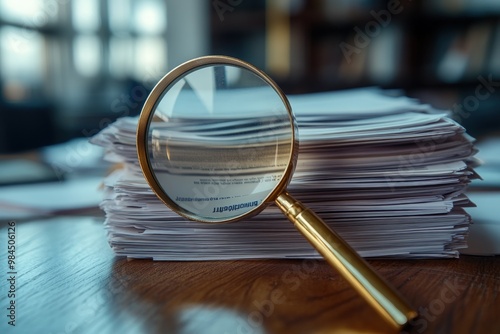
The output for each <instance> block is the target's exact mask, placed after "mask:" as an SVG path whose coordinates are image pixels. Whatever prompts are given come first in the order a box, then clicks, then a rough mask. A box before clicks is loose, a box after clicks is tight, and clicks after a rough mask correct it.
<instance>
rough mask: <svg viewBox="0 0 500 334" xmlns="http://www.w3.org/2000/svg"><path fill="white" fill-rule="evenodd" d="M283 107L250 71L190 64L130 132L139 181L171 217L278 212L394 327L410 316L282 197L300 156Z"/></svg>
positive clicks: (221, 219)
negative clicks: (134, 139) (144, 182)
mask: <svg viewBox="0 0 500 334" xmlns="http://www.w3.org/2000/svg"><path fill="white" fill-rule="evenodd" d="M297 136H298V132H297V126H296V122H295V118H294V116H293V113H292V109H291V107H290V103H289V102H288V99H287V98H286V96H285V94H284V93H283V92H282V91H281V89H280V88H279V87H278V86H277V85H276V83H275V82H274V81H273V80H272V79H271V78H270V77H269V76H267V75H266V74H265V73H264V72H262V71H260V70H259V69H257V68H256V67H254V66H253V65H251V64H248V63H246V62H244V61H242V60H239V59H235V58H231V57H226V56H206V57H201V58H196V59H193V60H190V61H188V62H186V63H184V64H182V65H180V66H178V67H176V68H175V69H173V70H172V71H171V72H169V73H168V74H167V75H166V76H164V77H163V78H162V79H161V80H160V81H159V82H158V84H157V85H156V86H155V87H154V89H153V90H152V91H151V93H150V95H149V96H148V98H147V100H146V102H145V104H144V107H143V109H142V112H141V115H140V119H139V125H138V129H137V152H138V156H139V162H140V165H141V169H142V171H143V174H144V176H145V178H146V180H147V182H148V183H149V185H150V186H151V188H152V189H153V191H154V192H155V193H156V195H157V196H158V197H159V198H160V199H161V200H162V201H163V202H164V203H165V204H166V205H167V206H168V207H169V208H170V209H172V210H173V211H175V212H177V213H178V214H179V215H181V216H184V217H186V218H188V219H191V220H194V221H199V222H203V223H209V224H213V223H229V222H235V221H238V220H241V219H247V218H249V217H251V216H253V215H255V214H257V213H259V212H260V211H262V210H264V208H265V207H266V206H268V205H269V204H271V203H275V204H276V205H277V206H278V207H279V208H280V209H281V211H283V213H284V214H285V216H286V217H287V218H288V219H289V220H290V222H292V223H293V224H294V225H295V227H296V228H297V229H298V230H299V231H300V232H301V233H302V234H303V235H304V236H305V237H306V239H307V240H308V241H309V242H310V243H311V244H312V245H313V246H314V247H315V248H316V250H317V251H318V252H319V253H320V254H321V255H322V256H323V257H324V258H325V260H326V261H327V262H328V263H329V264H330V265H331V266H333V267H334V268H335V269H337V271H338V272H339V273H340V274H341V275H342V276H343V277H344V278H345V279H346V280H347V281H348V282H349V283H350V284H351V285H352V287H353V288H354V289H355V290H357V291H358V292H359V293H360V294H361V296H362V297H363V298H364V299H365V300H366V301H367V302H368V303H369V304H371V305H372V306H373V307H374V308H375V310H377V311H378V312H379V314H380V315H381V316H382V317H383V318H385V319H386V320H387V321H388V322H389V323H391V324H392V325H393V326H394V327H395V328H398V329H400V328H402V326H403V325H405V324H406V323H407V322H408V321H409V320H411V319H413V318H415V317H416V316H417V312H416V311H414V310H413V309H412V308H411V307H410V306H409V305H408V304H407V303H406V302H405V301H404V300H403V298H402V297H401V296H400V295H399V294H398V293H397V292H396V291H395V290H394V289H393V288H392V287H390V286H389V285H388V284H387V283H386V282H385V281H384V280H383V279H382V278H381V277H380V276H378V275H377V274H376V273H375V272H374V271H373V269H372V268H371V267H370V266H369V265H368V264H367V263H366V262H365V261H364V260H363V259H362V258H361V257H360V256H359V255H358V254H357V253H356V251H355V250H353V249H352V248H351V247H350V246H349V245H348V244H347V243H346V242H345V241H344V240H343V239H342V238H341V237H340V236H339V235H338V234H336V233H335V232H334V231H332V230H331V229H330V228H329V227H328V226H327V225H326V224H325V223H324V222H323V221H322V220H321V218H319V217H318V216H317V215H316V214H315V213H314V212H312V211H311V210H309V209H308V208H306V207H305V206H304V205H303V204H302V203H300V202H299V201H297V200H295V199H294V198H293V197H292V196H291V195H290V194H289V193H287V191H286V187H287V185H288V183H289V182H290V180H291V177H292V174H293V171H294V169H295V165H296V162H297V156H298V145H299V144H298V137H297Z"/></svg>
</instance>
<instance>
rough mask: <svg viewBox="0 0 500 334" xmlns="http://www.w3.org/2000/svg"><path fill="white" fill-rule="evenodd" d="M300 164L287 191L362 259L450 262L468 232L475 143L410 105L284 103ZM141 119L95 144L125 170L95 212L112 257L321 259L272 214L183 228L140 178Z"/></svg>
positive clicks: (387, 99)
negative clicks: (102, 215) (100, 215)
mask: <svg viewBox="0 0 500 334" xmlns="http://www.w3.org/2000/svg"><path fill="white" fill-rule="evenodd" d="M289 100H290V103H291V105H292V110H293V111H294V113H295V115H296V117H297V122H298V127H299V142H300V144H299V147H300V149H299V159H298V165H297V168H296V171H295V173H294V175H293V178H292V181H291V183H290V185H289V187H288V191H289V192H290V193H291V194H293V196H294V197H296V198H297V199H299V200H300V201H302V202H303V203H304V204H306V205H307V206H308V207H309V208H311V209H312V210H313V211H315V212H316V213H317V214H318V215H319V216H320V217H321V218H322V219H323V220H324V221H325V222H326V223H327V224H328V225H330V226H331V227H332V228H333V229H334V230H335V231H336V232H338V233H339V234H340V235H341V236H342V237H343V238H344V239H345V240H346V241H347V242H348V243H349V244H350V245H351V246H352V247H353V248H354V249H356V250H357V251H358V252H359V253H360V255H362V256H364V257H397V258H424V257H458V255H459V252H458V250H459V249H461V248H464V247H466V236H467V233H468V229H469V224H470V223H471V218H470V216H469V215H468V214H467V213H466V212H465V210H464V209H463V208H464V207H467V206H473V204H472V203H471V202H470V201H469V200H468V198H467V197H466V195H465V194H464V192H465V190H466V188H467V185H468V184H469V183H470V181H471V180H472V179H474V178H477V175H476V173H475V172H474V170H473V168H474V167H476V166H477V162H476V159H475V158H474V154H475V153H476V150H475V148H474V145H473V139H472V138H471V137H469V136H468V135H467V134H466V132H465V129H464V128H463V127H461V126H460V125H459V124H457V123H455V122H454V121H452V120H451V119H450V118H448V116H447V114H446V112H441V111H437V110H434V109H433V108H432V107H431V106H429V105H422V104H420V103H419V102H418V101H416V100H414V99H410V98H407V97H404V96H401V97H392V96H388V95H385V93H384V91H382V90H379V89H374V88H369V89H356V90H349V91H342V92H334V93H317V94H307V95H295V96H289ZM136 127H137V118H122V119H119V120H118V121H117V122H115V123H114V124H112V125H111V126H109V127H108V128H106V129H104V130H103V131H101V133H99V134H97V135H96V136H95V137H93V138H92V139H91V141H92V142H93V143H94V144H96V145H99V146H102V147H104V148H105V149H106V151H107V155H106V158H107V159H108V160H110V161H112V162H120V163H123V165H124V166H125V167H124V168H123V169H121V170H118V171H115V172H114V173H113V174H111V175H110V176H108V177H107V178H106V180H105V185H106V190H105V192H106V194H105V199H104V200H103V202H102V203H101V207H102V209H103V210H104V211H105V212H106V221H105V226H106V228H107V230H108V238H109V242H110V244H111V246H112V248H113V250H114V251H115V252H116V254H117V255H119V256H127V257H130V258H152V259H154V260H186V261H189V260H219V259H242V258H320V255H319V254H318V253H317V252H316V250H314V249H313V248H312V246H310V245H309V243H308V242H307V241H306V239H304V238H303V237H302V235H301V234H300V233H299V232H298V231H296V229H295V227H294V226H293V224H290V223H289V222H288V220H287V219H286V218H285V217H284V216H283V215H282V213H281V212H280V211H279V209H278V208H277V207H275V206H273V205H271V206H269V207H268V208H266V209H265V210H264V211H263V212H262V213H260V214H259V215H257V216H255V217H253V218H251V219H248V220H245V221H241V222H237V223H231V224H219V225H212V224H204V223H197V222H192V221H188V220H186V219H184V218H182V217H180V216H178V215H177V214H176V213H174V212H172V211H170V209H169V208H168V207H166V206H165V205H164V204H163V203H162V202H161V201H160V200H159V199H158V198H157V197H156V195H155V194H154V193H153V192H152V190H151V189H150V188H149V186H148V184H147V183H146V180H145V179H144V177H143V175H142V172H141V169H140V167H139V163H138V159H137V152H136V147H135V138H136V137H135V136H136Z"/></svg>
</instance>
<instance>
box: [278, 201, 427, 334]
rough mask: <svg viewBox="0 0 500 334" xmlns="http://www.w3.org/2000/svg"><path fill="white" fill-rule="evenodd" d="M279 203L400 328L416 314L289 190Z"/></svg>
mask: <svg viewBox="0 0 500 334" xmlns="http://www.w3.org/2000/svg"><path fill="white" fill-rule="evenodd" d="M276 204H277V206H278V207H279V208H280V209H281V211H283V213H284V214H285V215H286V216H287V217H288V219H289V220H290V221H291V222H293V223H294V225H295V227H297V229H298V230H299V231H300V232H302V234H303V235H304V236H305V237H306V238H307V240H308V241H309V242H310V243H311V244H312V245H313V246H314V247H315V248H316V250H317V251H318V252H319V253H320V254H321V255H323V257H324V258H325V260H326V261H327V262H328V263H329V264H330V265H331V266H333V267H334V268H335V269H337V270H338V271H339V273H340V274H341V275H342V276H343V277H344V278H345V279H346V280H347V281H348V282H349V283H350V284H351V285H352V286H353V287H354V289H355V290H356V291H358V293H360V294H361V296H362V297H363V298H365V300H366V301H368V303H369V304H371V305H372V306H373V307H374V308H375V309H376V310H377V311H378V312H379V314H380V315H382V317H383V318H385V319H386V320H387V321H388V322H389V323H391V324H392V325H393V326H394V327H395V328H397V329H401V328H402V327H403V326H404V325H405V324H406V323H407V322H408V321H409V320H411V319H413V318H415V317H416V316H417V312H416V311H415V310H413V308H411V307H410V306H409V305H408V303H407V302H406V301H405V300H403V298H402V297H401V296H400V295H399V294H398V293H397V292H396V290H395V289H394V288H392V287H391V286H390V285H389V284H388V283H387V282H386V281H384V279H382V278H381V277H380V276H379V275H378V274H377V273H375V271H374V270H373V269H372V268H371V267H370V265H369V264H368V263H367V262H366V261H365V260H363V259H362V258H361V257H360V256H359V255H358V254H357V253H356V251H355V250H354V249H353V248H351V246H349V245H348V244H347V243H346V242H345V241H344V240H343V239H342V238H341V237H340V236H339V235H338V234H337V233H335V232H334V231H332V230H331V229H330V228H329V227H328V226H327V225H326V224H325V223H324V222H323V220H321V218H319V217H318V216H317V215H316V214H315V213H314V212H312V211H311V210H310V209H308V208H307V207H305V206H304V205H303V204H302V203H300V202H299V201H297V200H295V199H294V198H293V197H292V196H290V195H289V194H288V193H287V192H284V193H282V194H281V195H280V196H278V198H277V199H276Z"/></svg>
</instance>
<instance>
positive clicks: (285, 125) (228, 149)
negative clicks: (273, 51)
mask: <svg viewBox="0 0 500 334" xmlns="http://www.w3.org/2000/svg"><path fill="white" fill-rule="evenodd" d="M294 131H295V123H294V120H293V116H292V115H291V114H290V113H289V111H288V110H287V106H286V104H285V103H284V101H283V100H282V98H281V96H280V95H279V94H278V92H277V91H276V90H275V89H273V87H271V86H270V85H269V83H267V82H266V81H264V80H263V79H262V78H261V77H260V76H258V75H256V74H255V73H254V72H252V71H250V70H247V69H245V68H242V67H239V66H234V65H228V64H222V65H217V64H214V65H207V66H202V67H198V68H195V69H193V70H191V71H189V72H188V73H186V74H184V75H183V76H182V77H179V78H177V79H176V80H174V81H173V82H171V83H170V85H169V86H168V87H167V88H166V89H165V90H164V91H163V93H162V95H161V96H160V98H159V99H158V102H157V103H156V105H155V106H154V109H153V112H152V113H151V115H150V123H149V130H148V137H147V143H148V144H147V150H148V156H149V163H150V167H151V168H152V169H153V170H154V174H155V175H154V176H155V178H156V180H157V183H158V185H159V187H161V191H162V192H163V193H164V195H166V197H168V198H163V199H165V200H166V201H167V202H168V203H167V204H170V205H173V206H174V209H175V210H177V211H180V212H181V213H182V214H183V215H185V216H188V217H189V218H192V219H196V220H201V221H205V222H220V221H227V220H231V219H235V218H238V217H240V216H243V215H248V214H249V213H256V212H258V211H260V209H261V207H262V204H263V203H265V202H266V200H267V198H268V197H269V196H270V195H271V194H272V193H273V191H274V190H275V189H276V188H277V186H278V185H279V184H280V182H282V181H283V177H284V175H285V173H286V171H287V169H289V165H290V160H291V159H292V151H293V145H294V140H295V137H294Z"/></svg>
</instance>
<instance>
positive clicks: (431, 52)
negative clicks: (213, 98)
mask: <svg viewBox="0 0 500 334" xmlns="http://www.w3.org/2000/svg"><path fill="white" fill-rule="evenodd" d="M207 54H224V55H230V56H234V57H238V58H241V59H243V60H246V61H248V62H251V63H253V64H254V65H256V66H258V67H260V68H262V69H263V70H265V71H266V72H267V73H268V74H270V75H271V77H273V78H274V79H275V80H276V81H277V82H278V84H279V85H280V86H281V87H282V88H283V89H284V91H285V92H286V93H288V94H294V93H308V92H317V91H327V90H339V89H347V88H353V87H364V86H380V87H383V88H388V89H402V90H403V92H404V93H405V94H407V95H409V96H414V97H417V98H419V99H421V100H422V101H424V102H428V103H431V104H432V105H434V106H435V107H438V108H443V109H450V110H452V115H453V117H454V118H455V119H456V120H457V121H458V122H460V123H461V124H463V125H464V126H466V127H467V129H468V131H469V133H471V134H472V135H473V136H476V137H478V138H480V137H482V136H488V135H490V134H492V133H498V131H499V124H500V122H499V120H500V113H499V111H498V108H499V106H500V93H499V91H500V2H499V1H497V0H476V1H474V0H432V1H431V0H427V1H424V0H422V1H416V0H413V1H410V0H401V1H398V0H391V1H376V0H371V1H369V0H316V1H305V0H291V1H285V0H258V1H255V0H253V1H249V0H206V1H200V0H183V1H176V0H22V1H19V0H0V79H1V80H0V153H3V154H12V153H17V152H24V151H28V150H33V149H37V148H39V147H42V146H46V145H51V144H56V143H61V142H64V141H67V140H69V139H72V138H77V137H79V138H86V137H87V138H88V137H90V136H92V135H94V134H95V133H97V132H98V131H99V130H101V129H102V128H104V127H106V126H107V125H108V124H109V123H110V122H112V121H113V120H115V119H116V118H117V117H122V116H131V115H137V114H138V113H139V112H140V110H141V107H142V104H143V102H144V101H145V99H146V97H147V94H148V92H149V91H150V90H151V89H152V87H153V86H154V84H155V83H156V82H157V80H158V79H160V78H161V77H162V76H163V75H164V74H166V73H167V72H168V71H169V70H170V69H172V68H173V67H175V66H176V65H178V64H180V63H182V62H183V61H185V60H188V59H190V58H193V57H197V56H202V55H207Z"/></svg>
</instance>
